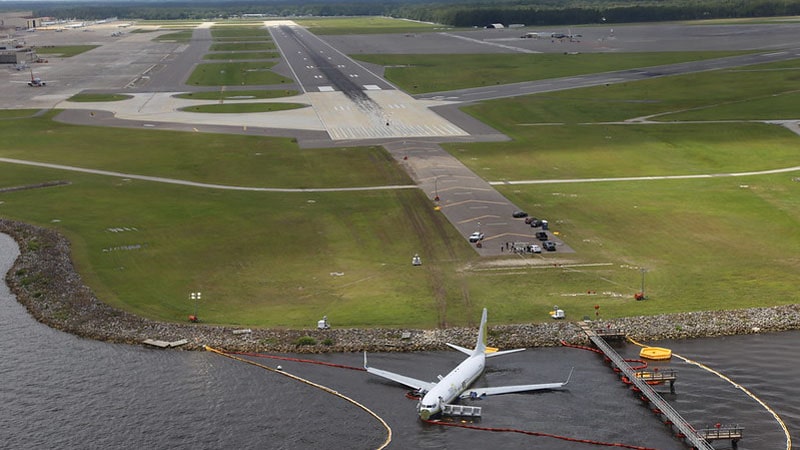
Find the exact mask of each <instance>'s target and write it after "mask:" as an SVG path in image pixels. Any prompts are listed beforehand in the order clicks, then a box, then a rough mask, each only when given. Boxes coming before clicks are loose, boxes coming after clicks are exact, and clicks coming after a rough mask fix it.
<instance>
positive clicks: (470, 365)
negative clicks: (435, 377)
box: [418, 353, 486, 420]
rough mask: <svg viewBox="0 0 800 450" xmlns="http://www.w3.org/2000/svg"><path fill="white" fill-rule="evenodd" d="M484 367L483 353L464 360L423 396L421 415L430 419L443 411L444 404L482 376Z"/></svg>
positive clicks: (422, 417) (420, 407)
mask: <svg viewBox="0 0 800 450" xmlns="http://www.w3.org/2000/svg"><path fill="white" fill-rule="evenodd" d="M484 367H486V356H485V355H484V354H482V353H481V354H478V355H472V356H470V357H469V358H467V359H465V360H464V361H462V362H461V364H459V365H458V366H457V367H456V368H455V369H453V370H451V371H450V373H448V374H447V375H445V376H444V377H443V378H442V379H441V380H440V381H439V382H438V383H436V386H434V388H433V389H431V390H430V391H428V392H427V393H426V394H425V396H424V397H422V400H420V402H419V405H418V412H419V417H420V418H421V419H423V420H428V419H430V418H431V416H433V415H435V414H438V413H440V412H442V406H443V405H445V404H448V403H450V402H452V401H453V400H455V399H456V397H458V396H460V395H461V394H463V393H464V391H466V390H467V389H468V388H469V387H470V385H472V383H473V382H475V380H476V379H478V377H479V376H481V374H482V373H483V368H484Z"/></svg>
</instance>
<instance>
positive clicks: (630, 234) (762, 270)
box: [0, 55, 800, 327]
mask: <svg viewBox="0 0 800 450" xmlns="http://www.w3.org/2000/svg"><path fill="white" fill-rule="evenodd" d="M576 56H577V55H576ZM491 63H492V61H491V59H489V58H487V60H486V64H491ZM794 67H795V66H793V64H792V63H782V64H776V65H770V66H756V67H751V68H747V70H736V71H733V70H728V71H719V72H709V73H703V74H695V75H687V76H685V77H667V78H659V79H654V80H647V81H642V82H636V83H625V84H621V85H612V86H607V87H606V86H603V87H596V88H590V89H581V90H575V91H569V92H559V93H550V94H547V95H539V96H528V97H520V98H514V99H504V100H501V101H496V102H487V103H484V104H480V105H474V106H470V107H469V108H468V109H467V111H468V112H469V113H471V114H473V115H475V116H477V117H478V118H479V119H481V120H485V121H486V122H487V123H489V124H490V125H492V126H494V127H495V128H497V129H498V130H500V131H502V132H504V133H506V134H508V135H509V136H510V137H511V138H512V139H513V140H512V141H510V142H501V143H496V142H495V143H472V144H467V143H457V144H447V145H446V148H447V149H448V150H449V151H450V152H452V153H453V154H454V155H456V156H457V157H459V158H461V160H462V161H463V162H464V163H465V164H467V165H468V166H469V167H471V168H472V169H473V170H474V171H475V172H476V173H478V174H480V175H481V176H483V177H485V178H486V179H489V180H519V179H562V180H563V179H566V178H573V177H576V178H587V177H623V176H644V175H684V174H701V173H723V172H743V171H751V170H763V169H773V168H779V167H787V166H796V165H798V161H799V160H798V158H797V156H796V155H797V151H796V149H797V143H798V139H799V138H798V137H797V136H796V135H793V134H791V133H789V132H788V131H787V130H784V129H782V128H779V127H777V126H770V125H765V124H757V123H752V124H751V123H746V124H745V123H736V124H730V123H688V124H682V123H656V124H646V123H632V124H622V123H616V124H615V123H607V122H610V121H624V120H626V119H632V118H637V117H643V116H650V115H654V114H659V116H657V118H658V119H660V120H672V119H673V118H674V117H680V116H679V113H680V114H689V113H684V112H683V111H685V110H689V109H692V110H694V111H693V112H692V113H691V114H699V115H697V116H696V117H695V118H694V119H696V120H714V119H715V118H717V117H720V116H728V115H730V114H731V112H730V111H727V108H733V105H740V106H742V108H741V109H740V111H739V116H738V117H741V118H742V119H743V120H748V119H751V118H760V117H761V116H764V115H765V114H768V113H769V112H770V111H773V110H779V111H781V114H786V115H787V116H788V117H790V118H791V117H794V118H796V117H798V116H799V115H800V111H798V108H800V105H798V106H795V105H796V102H792V101H791V100H792V99H793V98H794V95H795V94H794V93H793V92H792V90H793V89H794V87H793V86H794V85H796V79H795V78H796V73H797V71H796V70H794ZM751 69H756V70H751ZM775 69H780V70H775ZM461 78H462V76H461V75H460V74H459V76H458V77H456V78H454V80H453V81H454V83H455V82H459V80H460V79H461ZM218 94H219V93H218V92H215V93H213V95H218ZM238 94H240V93H238ZM204 95H205V94H204ZM208 95H212V94H211V93H209V94H208ZM772 95H774V97H770V96H772ZM768 98H773V99H774V100H775V103H773V104H772V105H776V106H771V104H770V103H769V102H767V101H765V99H768ZM27 113H28V112H25V113H9V114H10V115H9V117H14V114H17V115H25V114H27ZM667 114H674V116H668V115H667ZM541 123H547V124H548V125H547V126H540V125H539V124H541ZM0 131H2V133H0V156H3V157H9V158H19V159H31V160H36V161H45V162H52V163H60V164H68V165H75V166H80V167H87V168H98V169H105V170H114V171H120V172H129V173H137V174H142V175H153V176H164V177H170V178H180V179H186V180H191V181H199V182H206V183H220V184H235V185H245V186H248V185H249V186H265V187H347V186H364V185H385V184H407V183H408V178H407V177H406V175H405V174H404V173H403V172H402V171H401V170H400V168H399V167H398V166H397V165H396V163H395V162H394V161H393V160H392V159H391V158H390V157H389V156H388V155H387V154H386V153H385V152H383V151H382V150H381V149H378V148H373V147H367V148H338V149H299V148H297V146H296V145H295V144H294V143H293V142H292V141H291V140H288V139H269V138H262V137H255V136H218V135H212V134H202V135H199V134H192V133H178V132H166V131H156V130H133V129H131V130H126V129H110V128H93V127H76V126H71V125H65V124H60V123H56V122H51V121H50V120H49V116H46V117H41V118H32V119H20V120H12V119H7V120H0ZM87 136H91V138H87ZM109 142H113V143H114V145H111V146H110V145H108V143H109ZM75 149H80V151H76V150H75ZM798 176H800V174H797V173H785V174H775V175H758V176H748V177H737V178H732V177H710V178H701V179H690V180H659V181H654V180H653V181H626V182H593V183H558V184H542V185H499V186H498V189H499V190H500V191H501V192H502V193H503V194H504V195H505V196H507V197H508V198H509V199H510V200H511V201H512V202H514V203H515V204H517V205H519V206H521V207H523V208H525V209H526V210H528V211H529V212H530V213H531V214H532V215H534V216H536V217H540V218H545V219H548V220H549V222H550V224H551V229H552V230H554V231H556V232H558V233H559V234H560V236H561V237H562V238H563V239H564V240H565V241H566V242H567V243H568V244H569V245H570V246H572V247H573V248H574V249H575V250H576V251H577V252H576V253H574V254H566V253H560V252H556V253H546V254H543V255H541V256H532V255H531V256H527V257H526V258H525V259H503V258H497V259H494V258H478V257H477V256H476V255H475V253H474V252H473V251H472V250H471V248H470V246H469V244H468V243H467V242H466V241H465V240H464V238H463V236H460V235H458V233H456V231H455V230H454V229H453V228H452V226H451V225H450V224H449V223H447V221H446V220H445V219H444V218H443V216H441V215H440V214H439V213H437V212H435V211H433V209H432V208H431V204H430V200H429V199H427V198H425V195H424V193H422V192H420V191H418V190H415V189H411V190H399V191H375V192H326V193H270V192H233V191H221V190H209V189H201V188H197V187H188V186H174V185H161V184H157V183H151V182H144V181H137V180H125V179H122V178H117V177H101V176H97V175H89V174H79V173H71V172H63V171H56V170H53V169H43V168H32V167H26V166H18V165H11V164H5V163H0V187H8V186H19V185H28V184H33V183H39V182H44V181H53V180H63V179H68V180H69V181H71V182H72V184H70V185H68V186H58V187H52V188H46V189H38V190H26V191H15V192H10V193H3V194H0V195H1V196H0V201H2V203H0V214H2V215H3V216H4V217H11V218H16V219H20V220H25V221H28V222H32V223H36V224H40V225H45V226H49V227H53V228H57V229H59V230H60V231H62V232H64V233H65V234H66V235H67V236H68V237H69V239H70V240H71V242H72V248H73V257H74V259H75V261H76V265H77V266H78V267H79V269H80V270H81V273H82V275H83V276H84V279H85V280H86V281H87V282H88V283H89V284H90V286H91V287H92V288H93V289H94V290H95V292H97V293H98V295H99V296H100V298H102V299H103V300H104V301H107V302H109V303H111V304H114V305H117V306H120V307H123V308H125V309H128V310H131V311H134V312H136V313H139V314H143V315H147V316H149V317H154V318H159V319H163V320H172V321H184V320H185V318H186V316H187V315H188V314H190V313H191V311H192V308H193V303H192V302H191V300H190V299H189V298H188V294H189V292H194V291H202V292H203V302H201V304H200V306H199V315H200V317H201V318H202V319H203V320H204V321H206V322H207V323H225V324H230V325H236V326H281V327H283V326H285V327H310V326H313V325H314V323H315V322H316V320H318V319H319V317H321V316H322V315H325V314H327V315H328V317H329V318H330V320H331V321H332V323H333V324H334V326H337V327H338V326H343V327H347V326H390V327H394V326H397V327H408V326H413V327H434V326H443V325H464V324H474V322H475V317H477V316H478V314H479V311H480V308H482V307H488V308H489V309H490V310H491V314H492V317H493V319H492V320H493V321H494V322H496V323H502V322H513V323H520V322H536V321H549V320H550V319H549V316H548V314H547V313H548V311H549V310H551V309H552V306H553V305H554V304H557V305H559V307H561V308H562V309H565V310H566V311H567V314H568V317H569V318H570V319H577V318H581V317H583V316H589V317H594V314H595V309H594V306H595V305H599V306H600V310H599V311H600V315H601V317H619V316H632V315H651V314H661V313H671V312H676V311H696V310H717V309H730V308H743V307H751V306H770V305H778V304H788V303H798V302H800V294H798V292H797V289H796V284H797V283H796V278H797V276H796V274H797V273H798V270H799V269H800V259H798V258H797V257H796V256H795V255H797V253H798V250H800V234H798V233H797V229H798V228H799V227H798V226H799V225H800V196H797V195H796V191H797V189H798V186H800V184H798V182H797V181H795V180H796V179H797V178H796V177H798ZM117 227H128V228H130V229H131V230H133V229H135V231H126V232H121V233H113V232H111V231H109V229H110V228H117ZM531 240H532V239H531ZM485 245H500V242H498V241H497V240H491V239H490V240H487V241H486V242H485ZM415 253H419V254H420V255H421V257H422V259H423V265H422V266H420V267H413V266H412V265H411V264H410V260H411V256H412V255H413V254H415ZM495 260H500V261H505V262H509V261H511V262H514V261H519V262H521V263H523V264H520V265H512V266H503V265H492V263H494V262H495ZM642 267H644V268H646V269H647V273H646V293H647V295H648V300H646V301H642V302H637V301H635V300H634V299H633V294H634V293H635V292H637V291H638V290H639V289H640V283H641V273H640V270H639V269H640V268H642ZM339 274H342V275H341V276H339Z"/></svg>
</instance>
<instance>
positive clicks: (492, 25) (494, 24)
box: [486, 23, 505, 28]
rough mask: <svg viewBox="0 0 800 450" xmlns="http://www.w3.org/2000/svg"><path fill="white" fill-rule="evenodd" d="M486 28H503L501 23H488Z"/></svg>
mask: <svg viewBox="0 0 800 450" xmlns="http://www.w3.org/2000/svg"><path fill="white" fill-rule="evenodd" d="M486 28H505V27H504V26H503V24H502V23H490V24H489V25H486Z"/></svg>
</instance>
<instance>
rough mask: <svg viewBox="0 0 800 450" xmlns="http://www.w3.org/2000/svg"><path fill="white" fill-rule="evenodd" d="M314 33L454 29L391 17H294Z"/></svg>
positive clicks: (298, 22) (371, 32) (367, 32)
mask: <svg viewBox="0 0 800 450" xmlns="http://www.w3.org/2000/svg"><path fill="white" fill-rule="evenodd" d="M294 21H295V22H296V23H297V24H298V25H300V26H303V27H306V28H308V29H309V30H310V31H311V32H313V33H314V34H320V35H324V34H375V33H381V34H383V33H422V32H426V31H441V30H443V29H452V27H448V26H445V25H438V24H427V23H421V22H412V21H408V20H402V19H392V18H389V17H325V18H321V17H319V18H313V19H294Z"/></svg>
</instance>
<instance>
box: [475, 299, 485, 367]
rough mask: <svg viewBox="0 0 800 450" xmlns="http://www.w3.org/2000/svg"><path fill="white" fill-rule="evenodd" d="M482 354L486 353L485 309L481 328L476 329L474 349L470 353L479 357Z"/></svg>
mask: <svg viewBox="0 0 800 450" xmlns="http://www.w3.org/2000/svg"><path fill="white" fill-rule="evenodd" d="M482 353H486V308H483V315H482V316H481V327H480V328H479V329H478V339H477V342H476V343H475V349H474V350H473V351H472V354H473V355H479V354H482Z"/></svg>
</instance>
